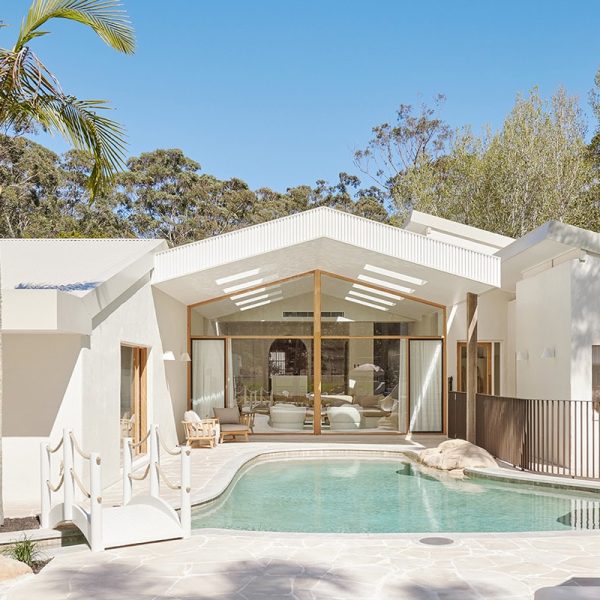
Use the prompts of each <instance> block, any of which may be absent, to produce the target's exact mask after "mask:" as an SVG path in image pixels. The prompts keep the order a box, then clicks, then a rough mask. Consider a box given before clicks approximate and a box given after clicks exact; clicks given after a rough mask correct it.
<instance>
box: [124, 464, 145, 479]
mask: <svg viewBox="0 0 600 600" xmlns="http://www.w3.org/2000/svg"><path fill="white" fill-rule="evenodd" d="M148 473H150V465H149V464H148V465H146V469H145V470H144V472H143V474H142V475H134V474H133V473H128V475H127V476H128V477H129V479H131V480H133V481H143V480H144V479H146V477H148Z"/></svg>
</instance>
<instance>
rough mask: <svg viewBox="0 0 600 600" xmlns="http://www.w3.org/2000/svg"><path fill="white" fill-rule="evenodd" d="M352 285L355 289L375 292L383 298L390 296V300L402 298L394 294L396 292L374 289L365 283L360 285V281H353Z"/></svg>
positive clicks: (370, 292) (398, 300)
mask: <svg viewBox="0 0 600 600" xmlns="http://www.w3.org/2000/svg"><path fill="white" fill-rule="evenodd" d="M352 287H353V288H356V289H357V290H363V291H365V292H369V294H377V295H378V296H384V297H385V298H391V299H392V300H396V301H397V302H400V301H401V300H404V298H402V296H396V294H390V293H389V292H384V291H383V290H376V289H375V288H371V287H368V286H366V285H361V284H360V283H353V284H352Z"/></svg>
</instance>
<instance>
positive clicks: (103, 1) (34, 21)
mask: <svg viewBox="0 0 600 600" xmlns="http://www.w3.org/2000/svg"><path fill="white" fill-rule="evenodd" d="M52 19H68V20H70V21H76V22H79V23H82V24H84V25H86V26H88V27H90V28H91V29H93V30H94V31H95V32H96V33H97V34H98V35H99V36H100V37H101V38H102V39H103V40H104V41H105V42H106V43H107V44H108V45H109V46H111V47H112V48H114V49H115V50H118V51H120V52H125V53H132V52H133V50H134V46H135V42H134V36H133V30H132V28H131V26H130V24H129V21H128V20H127V16H126V14H125V13H124V12H123V11H122V10H121V4H120V3H119V2H118V1H117V0H34V2H33V3H32V5H31V7H30V9H29V11H28V13H27V16H26V18H25V19H24V20H23V23H22V25H21V29H20V31H19V35H18V37H17V40H16V42H15V44H14V46H13V47H12V48H11V49H7V48H0V126H1V127H3V128H4V130H5V131H6V132H13V133H19V132H24V131H25V132H26V131H32V130H33V129H35V127H36V126H38V127H41V128H42V129H44V130H50V131H54V132H57V133H59V134H60V135H62V136H63V137H64V138H65V139H66V140H67V141H68V142H69V143H70V144H71V145H72V146H73V147H74V148H76V149H79V150H83V151H86V152H88V153H90V155H91V156H92V157H93V159H94V162H93V166H92V169H91V171H90V174H89V185H90V190H91V191H92V193H93V194H96V193H98V192H99V191H100V190H101V189H102V188H103V187H104V186H105V185H107V183H108V182H109V181H110V179H111V177H112V175H113V174H114V173H115V172H116V171H117V170H118V169H119V168H120V167H121V166H122V164H123V159H124V152H125V134H124V130H123V128H122V127H121V126H120V125H119V124H117V123H115V122H114V121H112V120H111V119H109V118H107V117H106V116H105V115H104V114H102V111H105V110H106V109H107V108H108V106H107V104H106V102H105V101H103V100H80V99H78V98H75V97H74V96H72V95H69V94H66V93H65V92H64V91H63V90H62V88H61V86H60V83H59V82H58V80H57V78H56V77H55V76H54V75H53V74H52V72H51V71H50V70H49V69H48V68H47V67H46V66H45V65H44V63H43V62H42V61H41V59H40V58H38V56H37V55H36V54H35V53H34V52H33V50H32V49H31V48H30V46H29V43H30V42H32V41H33V40H34V39H35V38H36V37H40V36H43V35H47V34H48V32H47V31H42V30H41V29H40V28H41V27H42V26H44V25H45V24H46V23H47V22H48V21H50V20H52Z"/></svg>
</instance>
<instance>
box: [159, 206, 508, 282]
mask: <svg viewBox="0 0 600 600" xmlns="http://www.w3.org/2000/svg"><path fill="white" fill-rule="evenodd" d="M319 238H329V239H332V240H335V241H338V242H342V243H346V244H350V245H353V246H355V247H358V248H364V249H365V250H369V251H372V252H377V253H380V254H383V255H386V256H389V257H392V258H397V259H399V260H404V261H408V262H412V263H414V264H416V265H420V266H424V267H428V268H431V269H435V270H438V271H443V272H445V273H449V274H452V275H456V276H459V277H464V278H466V279H471V280H473V281H477V282H480V283H483V284H486V285H490V286H495V287H499V286H500V260H499V258H498V257H496V256H493V255H491V254H488V253H483V252H477V251H475V250H471V249H468V248H462V247H460V246H457V245H455V244H449V243H447V242H444V241H440V240H435V239H431V238H428V237H426V236H423V235H420V234H418V233H414V232H412V231H407V230H405V229H402V228H399V227H393V226H391V225H385V224H383V223H378V222H376V221H371V220H369V219H365V218H363V217H358V216H356V215H351V214H349V213H345V212H342V211H339V210H335V209H332V208H327V207H320V208H315V209H312V210H308V211H305V212H302V213H297V214H294V215H290V216H288V217H283V218H281V219H276V220H274V221H268V222H266V223H261V224H259V225H254V226H252V227H246V228H244V229H240V230H237V231H232V232H230V233H225V234H223V235H220V236H216V237H213V238H208V239H204V240H201V241H198V242H193V243H191V244H187V245H184V246H179V247H176V248H172V249H170V250H166V251H165V252H160V253H158V254H157V255H156V262H155V270H154V275H153V279H152V283H154V284H157V283H161V282H163V281H168V280H170V279H175V278H179V277H184V276H186V275H191V274H193V273H197V272H201V271H204V270H206V269H211V268H213V267H217V266H221V265H225V264H229V263H233V262H236V261H240V260H244V259H248V258H251V257H253V256H258V255H262V254H265V253H268V252H273V251H276V250H279V249H283V248H288V247H290V246H295V245H298V244H302V243H305V242H307V241H310V240H315V239H319Z"/></svg>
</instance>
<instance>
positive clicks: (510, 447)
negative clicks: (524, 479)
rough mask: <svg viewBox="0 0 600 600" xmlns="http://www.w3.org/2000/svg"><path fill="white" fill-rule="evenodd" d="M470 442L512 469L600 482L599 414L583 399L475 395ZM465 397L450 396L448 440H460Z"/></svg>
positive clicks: (463, 421)
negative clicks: (536, 398)
mask: <svg viewBox="0 0 600 600" xmlns="http://www.w3.org/2000/svg"><path fill="white" fill-rule="evenodd" d="M476 401H477V407H476V417H477V422H476V443H477V445H478V446H481V447H482V448H485V449H486V450H487V451H488V452H489V453H490V454H492V455H493V456H494V457H495V458H497V459H499V460H501V461H504V462H507V463H509V464H511V465H513V466H515V467H517V468H520V469H523V470H526V471H531V472H534V473H542V474H546V475H559V476H563V477H572V478H580V479H598V478H600V412H599V408H600V407H599V406H598V403H596V402H592V401H585V400H527V399H523V398H506V397H504V396H487V395H483V394H477V400H476ZM465 435H466V394H465V393H463V392H450V394H449V401H448V436H449V437H451V438H465Z"/></svg>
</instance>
